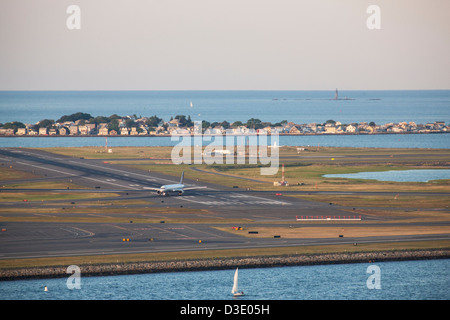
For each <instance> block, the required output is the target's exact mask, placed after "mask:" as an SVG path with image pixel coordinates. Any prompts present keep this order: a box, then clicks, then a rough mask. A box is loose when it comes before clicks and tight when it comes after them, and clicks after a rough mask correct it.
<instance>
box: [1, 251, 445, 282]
mask: <svg viewBox="0 0 450 320" xmlns="http://www.w3.org/2000/svg"><path fill="white" fill-rule="evenodd" d="M448 258H450V248H447V249H432V250H401V251H381V252H380V251H377V252H352V253H327V254H308V255H292V256H267V257H264V256H258V257H256V256H255V257H235V258H217V259H193V260H175V261H156V262H153V261H152V262H131V263H111V264H99V265H79V267H80V270H81V276H111V275H126V274H139V273H161V272H183V271H204V270H223V269H232V268H236V267H239V268H267V267H282V266H306V265H325V264H345V263H376V262H382V261H405V260H427V259H448ZM67 267H68V266H54V267H34V268H17V269H16V268H14V269H2V270H0V281H7V280H25V279H44V278H61V277H68V276H69V275H70V274H68V273H66V270H67Z"/></svg>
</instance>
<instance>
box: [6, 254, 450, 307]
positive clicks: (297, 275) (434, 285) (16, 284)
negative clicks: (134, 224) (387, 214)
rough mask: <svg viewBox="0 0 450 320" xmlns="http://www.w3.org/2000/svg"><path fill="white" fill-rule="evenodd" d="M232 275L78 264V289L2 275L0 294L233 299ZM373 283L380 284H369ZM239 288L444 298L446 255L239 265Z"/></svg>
mask: <svg viewBox="0 0 450 320" xmlns="http://www.w3.org/2000/svg"><path fill="white" fill-rule="evenodd" d="M371 266H376V267H378V268H379V269H378V272H377V273H375V271H373V270H372V269H370V268H369V267H371ZM233 275H234V270H220V271H201V272H174V273H159V274H158V273H156V274H140V275H124V276H108V277H83V275H82V270H81V282H80V289H68V287H67V278H60V279H42V280H23V281H4V282H0V299H4V300H23V299H25V300H34V299H39V300H72V299H76V300H105V299H114V300H142V299H143V300H236V299H235V298H233V297H232V296H231V287H232V286H233ZM68 276H69V275H68ZM375 278H377V279H375ZM368 282H369V286H368ZM376 283H377V284H379V287H380V289H373V286H374V284H376ZM45 286H47V288H48V291H44V287H45ZM369 287H371V288H372V289H369ZM239 289H240V290H243V291H244V292H245V293H246V295H245V296H243V297H240V298H239V300H397V299H398V300H403V299H406V300H410V299H412V300H428V299H433V300H448V299H450V259H443V260H424V261H402V262H380V263H375V264H369V263H367V264H366V263H358V264H342V265H323V266H302V267H277V268H258V269H239Z"/></svg>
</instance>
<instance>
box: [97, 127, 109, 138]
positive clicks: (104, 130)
mask: <svg viewBox="0 0 450 320" xmlns="http://www.w3.org/2000/svg"><path fill="white" fill-rule="evenodd" d="M98 135H99V136H107V135H108V127H106V126H105V127H102V128H100V129H99V130H98Z"/></svg>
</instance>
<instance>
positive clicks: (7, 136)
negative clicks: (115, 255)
mask: <svg viewBox="0 0 450 320" xmlns="http://www.w3.org/2000/svg"><path fill="white" fill-rule="evenodd" d="M446 133H450V131H440V132H373V133H365V132H364V133H363V132H360V133H278V134H277V135H278V136H361V135H362V136H372V135H404V134H406V135H409V134H446ZM264 135H267V136H271V134H270V133H259V134H258V133H254V134H204V133H202V134H198V135H194V134H174V135H171V134H157V135H155V134H145V135H35V136H31V135H0V138H158V137H161V138H170V137H195V136H207V137H213V136H214V137H217V136H223V137H226V136H236V137H247V136H264Z"/></svg>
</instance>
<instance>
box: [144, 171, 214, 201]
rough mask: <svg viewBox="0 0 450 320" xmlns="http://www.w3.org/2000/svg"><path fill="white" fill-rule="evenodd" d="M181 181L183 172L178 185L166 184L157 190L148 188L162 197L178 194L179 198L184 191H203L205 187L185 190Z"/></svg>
mask: <svg viewBox="0 0 450 320" xmlns="http://www.w3.org/2000/svg"><path fill="white" fill-rule="evenodd" d="M183 179H184V171H183V172H182V173H181V178H180V183H176V184H166V185H163V186H161V187H159V188H149V189H151V190H155V191H156V193H157V194H159V195H162V196H168V195H170V193H175V194H178V195H179V196H181V195H182V194H183V193H184V191H186V190H194V189H203V188H206V187H188V188H185V186H184V184H183Z"/></svg>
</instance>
